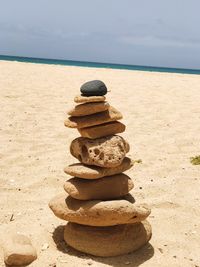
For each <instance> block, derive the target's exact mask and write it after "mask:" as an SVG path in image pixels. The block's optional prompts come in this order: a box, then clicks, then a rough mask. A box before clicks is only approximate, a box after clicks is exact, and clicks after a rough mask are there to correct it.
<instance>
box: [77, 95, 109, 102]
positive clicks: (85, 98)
mask: <svg viewBox="0 0 200 267" xmlns="http://www.w3.org/2000/svg"><path fill="white" fill-rule="evenodd" d="M105 99H106V98H105V96H82V95H78V96H75V98H74V102H76V103H89V102H102V101H105Z"/></svg>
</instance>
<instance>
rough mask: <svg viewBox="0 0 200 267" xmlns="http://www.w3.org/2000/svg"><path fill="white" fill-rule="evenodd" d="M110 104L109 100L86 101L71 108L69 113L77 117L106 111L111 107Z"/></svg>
mask: <svg viewBox="0 0 200 267" xmlns="http://www.w3.org/2000/svg"><path fill="white" fill-rule="evenodd" d="M109 106H110V105H109V103H108V102H96V103H95V102H94V103H85V104H80V105H77V106H75V107H74V108H73V109H71V110H69V111H68V113H67V114H68V115H70V116H75V117H76V116H87V115H91V114H95V113H98V112H102V111H105V110H107V109H108V108H109Z"/></svg>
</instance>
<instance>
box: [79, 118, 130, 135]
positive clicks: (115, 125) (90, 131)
mask: <svg viewBox="0 0 200 267" xmlns="http://www.w3.org/2000/svg"><path fill="white" fill-rule="evenodd" d="M125 129H126V126H125V125H124V124H123V123H121V122H119V121H114V122H108V123H104V124H100V125H96V126H91V127H87V128H81V129H78V131H79V133H80V135H81V136H82V137H87V138H90V139H96V138H99V137H104V136H108V135H114V134H118V133H122V132H124V131H125Z"/></svg>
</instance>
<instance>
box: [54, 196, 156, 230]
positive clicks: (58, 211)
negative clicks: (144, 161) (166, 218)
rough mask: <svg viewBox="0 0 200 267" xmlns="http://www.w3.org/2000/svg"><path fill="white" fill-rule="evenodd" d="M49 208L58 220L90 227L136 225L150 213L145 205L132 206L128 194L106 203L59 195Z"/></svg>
mask: <svg viewBox="0 0 200 267" xmlns="http://www.w3.org/2000/svg"><path fill="white" fill-rule="evenodd" d="M49 207H50V208H51V209H52V211H53V212H54V214H55V215H56V216H57V217H58V218H60V219H63V220H66V221H70V222H74V223H78V224H84V225H91V226H111V225H117V224H128V223H136V222H140V221H143V220H145V219H146V218H147V217H148V216H149V214H150V213H151V211H150V209H149V207H148V206H147V205H146V204H134V198H133V197H132V196H131V195H130V194H128V195H126V196H124V197H123V198H122V199H117V200H107V201H101V200H77V199H74V198H72V197H70V196H67V195H66V194H61V195H58V196H57V197H55V198H53V199H52V200H51V201H50V203H49Z"/></svg>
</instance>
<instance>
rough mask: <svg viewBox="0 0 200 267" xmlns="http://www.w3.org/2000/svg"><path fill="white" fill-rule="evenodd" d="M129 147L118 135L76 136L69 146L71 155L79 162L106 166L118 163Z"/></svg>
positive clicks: (110, 166) (109, 166)
mask: <svg viewBox="0 0 200 267" xmlns="http://www.w3.org/2000/svg"><path fill="white" fill-rule="evenodd" d="M129 149H130V147H129V144H128V143H127V142H126V141H125V140H124V139H123V138H122V137H121V136H118V135H113V136H107V137H102V138H98V139H94V140H93V139H89V138H85V137H78V138H76V139H74V140H73V141H72V143H71V146H70V152H71V154H72V156H74V157H75V158H77V159H78V160H79V161H80V162H82V163H84V164H88V165H96V166H100V167H106V168H112V167H116V166H118V165H120V164H121V163H122V161H123V159H124V157H125V155H126V153H127V152H129Z"/></svg>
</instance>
